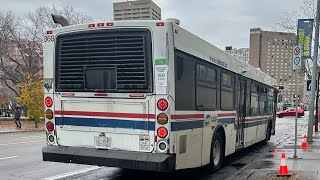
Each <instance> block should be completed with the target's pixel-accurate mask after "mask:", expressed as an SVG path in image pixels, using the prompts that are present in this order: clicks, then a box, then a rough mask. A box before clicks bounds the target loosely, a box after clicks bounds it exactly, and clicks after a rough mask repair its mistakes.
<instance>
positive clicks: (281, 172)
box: [278, 153, 291, 176]
mask: <svg viewBox="0 0 320 180" xmlns="http://www.w3.org/2000/svg"><path fill="white" fill-rule="evenodd" d="M278 176H291V174H289V171H288V166H287V162H286V155H285V154H284V153H282V155H281V161H280V170H279V174H278Z"/></svg>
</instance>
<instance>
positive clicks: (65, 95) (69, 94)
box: [62, 93, 74, 97]
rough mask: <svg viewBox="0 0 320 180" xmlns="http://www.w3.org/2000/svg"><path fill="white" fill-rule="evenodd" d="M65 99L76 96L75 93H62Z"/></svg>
mask: <svg viewBox="0 0 320 180" xmlns="http://www.w3.org/2000/svg"><path fill="white" fill-rule="evenodd" d="M62 96H63V97H69V96H74V93H62Z"/></svg>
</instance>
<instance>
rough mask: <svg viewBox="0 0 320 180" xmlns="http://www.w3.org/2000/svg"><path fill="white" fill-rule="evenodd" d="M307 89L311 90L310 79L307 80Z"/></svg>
mask: <svg viewBox="0 0 320 180" xmlns="http://www.w3.org/2000/svg"><path fill="white" fill-rule="evenodd" d="M307 91H311V79H308V80H307Z"/></svg>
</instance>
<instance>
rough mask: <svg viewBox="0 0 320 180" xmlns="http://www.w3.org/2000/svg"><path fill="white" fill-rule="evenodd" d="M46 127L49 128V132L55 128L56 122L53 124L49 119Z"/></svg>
mask: <svg viewBox="0 0 320 180" xmlns="http://www.w3.org/2000/svg"><path fill="white" fill-rule="evenodd" d="M46 128H47V130H48V131H49V132H52V131H53V129H54V124H53V123H52V122H51V121H48V122H47V123H46Z"/></svg>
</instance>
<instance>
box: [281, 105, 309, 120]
mask: <svg viewBox="0 0 320 180" xmlns="http://www.w3.org/2000/svg"><path fill="white" fill-rule="evenodd" d="M295 115H296V108H288V109H287V110H285V111H279V112H277V117H279V118H283V117H284V116H295ZM302 116H304V110H303V109H301V108H300V107H299V108H298V117H302Z"/></svg>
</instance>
